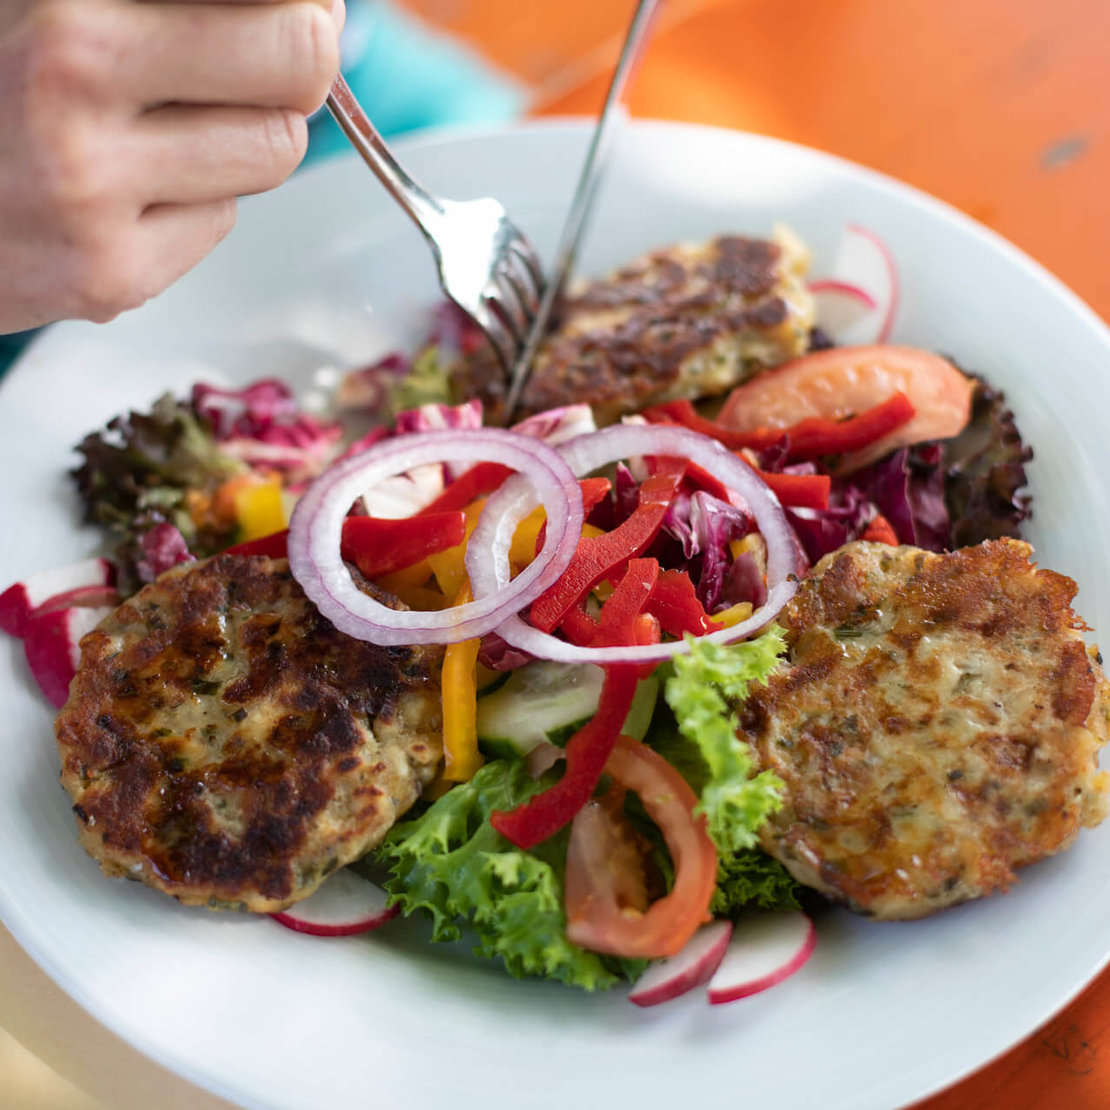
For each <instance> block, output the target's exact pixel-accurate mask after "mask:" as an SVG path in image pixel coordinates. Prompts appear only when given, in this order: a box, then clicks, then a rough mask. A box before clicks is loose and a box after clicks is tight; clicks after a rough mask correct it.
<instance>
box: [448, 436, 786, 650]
mask: <svg viewBox="0 0 1110 1110" xmlns="http://www.w3.org/2000/svg"><path fill="white" fill-rule="evenodd" d="M558 453H559V454H560V455H562V456H563V458H564V459H565V460H566V461H567V462H568V463H569V464H570V467H571V469H572V470H573V471H574V473H575V474H576V475H578V476H579V477H582V476H584V475H586V474H589V473H591V472H592V471H594V470H597V469H598V467H601V466H605V465H606V464H608V463H611V462H614V461H615V460H617V459H627V458H635V457H637V456H642V455H656V456H661V457H670V458H679V459H689V460H690V461H691V462H695V463H698V465H700V466H702V467H704V468H705V469H706V470H708V471H709V472H710V473H711V474H715V475H716V476H717V477H718V478H720V479H721V481H722V482H724V484H725V485H726V486H728V487H729V488H730V489H732V490H735V491H736V492H737V493H739V494H740V495H741V496H742V497H743V498H744V500H745V502H746V503H747V505H748V507H749V508H750V510H751V513H752V515H753V516H754V517H755V521H756V525H757V527H758V528H759V531H760V533H761V534H762V536H763V539H764V541H765V542H766V544H767V600H766V601H765V602H764V604H763V605H762V606H760V608H759V609H757V610H755V612H753V613H752V615H751V616H750V617H749V618H748V619H747V620H745V621H740V622H739V623H737V624H735V625H732V626H731V627H729V628H723V629H721V630H720V631H719V632H711V633H709V634H708V635H707V636H705V637H704V639H706V640H708V641H710V642H712V643H719V644H728V643H732V642H733V641H735V640H739V639H741V638H743V637H744V636H747V635H749V634H750V633H752V632H756V631H758V630H759V629H761V628H762V627H763V626H764V625H765V624H767V623H768V622H769V621H770V620H771V619H772V618H773V617H774V616H775V614H776V613H777V612H778V611H779V610H780V609H781V608H782V607H783V606H784V605H785V604H786V602H787V601H789V600H790V598H791V597H792V596H793V594H794V591H795V590H796V589H797V585H798V584H797V581H796V579H795V570H796V555H795V543H794V535H793V533H792V532H791V530H790V525H789V524H788V523H787V520H786V516H785V515H784V513H783V511H782V506H781V505H780V504H779V502H778V498H776V497H775V495H774V494H773V493H772V492H771V491H770V489H768V488H767V486H766V484H765V483H764V482H763V480H762V479H761V478H759V476H758V475H757V474H756V473H755V472H754V471H753V470H752V469H751V467H749V466H747V465H746V464H744V463H742V462H741V461H740V460H739V459H738V458H737V457H736V456H735V455H733V454H732V453H731V452H729V451H728V450H726V449H725V448H724V447H723V446H721V444H720V443H718V442H717V441H716V440H713V439H710V438H709V437H708V436H703V435H699V434H698V433H697V432H691V431H689V430H688V429H686V428H679V427H673V426H671V425H665V424H651V425H639V424H618V425H614V426H612V427H609V428H603V429H602V430H601V431H599V432H594V433H593V434H592V435H585V436H580V437H579V438H578V439H575V440H571V441H570V442H569V443H565V444H563V446H561V447H560V448H559V449H558ZM535 505H536V499H535V495H534V494H532V493H531V492H530V491H529V490H528V489H527V488H526V486H525V484H524V483H523V482H522V481H521V480H520V479H519V478H517V477H514V478H511V479H510V480H509V481H508V482H506V483H505V485H504V486H502V488H501V489H500V490H499V491H498V492H497V493H496V494H494V496H493V497H491V498H490V500H489V501H488V502H487V504H486V512H485V513H483V514H482V517H483V521H484V520H485V518H486V516H487V515H488V516H489V518H490V521H491V522H492V521H494V520H496V519H498V518H500V517H501V516H503V515H505V514H508V515H509V516H510V518H511V519H512V520H513V521H514V522H515V521H517V520H520V519H521V518H523V517H524V516H525V515H527V513H529V512H530V511H531V510H532V508H534V507H535ZM491 527H492V524H491ZM513 527H514V528H515V523H514V525H513ZM481 528H482V521H479V525H478V528H476V529H475V530H474V534H473V536H472V537H471V542H470V546H469V547H468V548H467V556H466V568H467V572H468V574H469V575H470V583H471V586H472V588H473V590H474V596H475V597H476V598H489V597H497V596H499V594H500V591H502V590H504V589H505V587H506V586H507V585H508V583H509V580H510V579H509V575H510V571H509V559H508V550H507V545H504V546H503V547H498V549H496V550H494V549H493V548H492V546H491V545H489V544H488V542H487V543H480V542H477V541H478V540H479V529H481ZM509 535H510V537H511V535H512V531H511V530H510V532H509ZM522 577H523V576H522ZM515 581H517V580H514V583H515ZM519 609H520V606H517V607H515V608H514V610H513V613H512V615H511V616H510V617H509V618H508V619H507V620H506V621H505V623H504V624H502V625H499V626H498V628H497V633H498V635H499V636H501V637H503V638H504V639H505V640H506V641H507V642H508V643H510V644H512V645H513V646H514V647H517V648H520V649H521V650H522V651H526V652H528V653H529V654H530V655H534V656H536V657H537V658H540V659H553V660H556V661H558V662H567V663H656V662H660V661H662V660H663V659H668V658H670V657H671V656H673V655H678V654H684V653H685V652H687V651H688V650H689V648H688V646H687V643H686V641H685V640H676V641H673V642H670V643H664V644H643V645H636V646H628V647H624V646H622V647H605V648H586V647H576V646H575V645H574V644H569V643H567V642H566V641H564V640H560V639H558V637H556V636H551V635H549V634H547V633H546V632H541V631H539V629H537V628H533V627H532V626H531V625H530V624H527V623H526V622H525V621H523V620H522V619H521V618H520V617H519V616H517V612H518V611H519Z"/></svg>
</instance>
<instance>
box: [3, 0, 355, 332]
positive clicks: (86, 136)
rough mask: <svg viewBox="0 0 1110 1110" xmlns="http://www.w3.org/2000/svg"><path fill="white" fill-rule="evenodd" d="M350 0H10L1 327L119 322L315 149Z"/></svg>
mask: <svg viewBox="0 0 1110 1110" xmlns="http://www.w3.org/2000/svg"><path fill="white" fill-rule="evenodd" d="M343 15H344V6H343V0H335V2H334V4H333V2H332V0H290V2H273V0H194V2H191V3H180V2H170V3H162V2H157V3H139V2H136V0H3V2H2V3H0V333H2V332H5V331H18V330H21V329H23V328H29V327H34V326H37V325H39V324H44V323H48V322H50V321H52V320H57V319H62V318H80V319H89V320H96V321H99V322H103V321H107V320H110V319H112V318H113V317H115V316H116V315H118V314H119V313H120V312H122V311H124V310H126V309H130V308H135V307H137V306H138V305H140V304H142V303H143V302H144V301H146V300H148V299H149V298H150V297H152V296H154V295H155V294H157V293H160V292H161V291H162V290H163V289H165V288H166V287H167V286H168V285H170V284H171V283H172V282H174V281H176V280H177V278H179V277H180V276H181V275H182V274H184V273H185V272H186V271H188V270H189V269H191V268H192V267H193V266H194V265H196V263H197V262H199V261H200V260H201V259H202V258H203V257H204V256H205V255H206V254H207V253H208V252H209V251H210V250H211V249H212V248H213V247H214V246H215V245H216V244H217V243H218V242H219V241H220V240H221V239H222V238H223V237H224V236H225V235H226V234H227V233H228V232H229V231H230V230H231V228H232V226H233V224H234V222H235V212H236V200H235V198H236V197H237V196H242V195H245V194H248V193H257V192H262V191H264V190H266V189H271V188H273V187H274V186H276V185H278V184H280V183H281V182H282V181H284V180H285V178H286V177H287V176H288V175H289V174H290V173H292V171H293V170H294V169H295V168H296V166H297V165H298V164H299V163H300V161H301V159H302V158H303V157H304V153H305V150H306V147H307V143H308V128H307V124H306V117H307V116H308V115H309V114H310V113H311V112H313V111H314V110H315V109H316V108H318V107H319V106H320V105H321V104H322V103H323V101H324V98H325V96H326V95H327V90H328V87H329V85H330V83H331V81H332V78H333V77H334V75H335V73H336V70H337V69H338V66H339V42H338V40H339V30H340V28H341V25H342V21H343Z"/></svg>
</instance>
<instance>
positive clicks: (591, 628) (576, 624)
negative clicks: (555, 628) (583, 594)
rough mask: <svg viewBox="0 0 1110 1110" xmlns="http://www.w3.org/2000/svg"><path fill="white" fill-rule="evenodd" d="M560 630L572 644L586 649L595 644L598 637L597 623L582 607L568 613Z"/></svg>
mask: <svg viewBox="0 0 1110 1110" xmlns="http://www.w3.org/2000/svg"><path fill="white" fill-rule="evenodd" d="M559 630H560V631H561V632H562V634H563V635H564V636H566V638H567V639H568V640H569V641H570V642H571V643H572V644H576V645H577V646H578V647H586V646H587V645H589V644H592V643H593V640H594V637H595V636H596V635H597V621H595V620H594V619H593V617H591V616H590V614H589V613H587V612H586V610H585V609H583V608H582V606H581V605H576V606H575V607H574V608H573V609H571V610H569V611H568V612H567V615H566V616H565V617H564V618H563V623H562V624H561V625H559Z"/></svg>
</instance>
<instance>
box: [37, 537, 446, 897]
mask: <svg viewBox="0 0 1110 1110" xmlns="http://www.w3.org/2000/svg"><path fill="white" fill-rule="evenodd" d="M81 649H82V654H81V665H80V668H79V670H78V673H77V677H76V679H75V680H74V682H73V685H72V687H71V693H70V698H69V701H68V703H67V704H66V706H65V707H64V708H63V709H62V711H61V713H60V714H59V716H58V719H57V723H56V726H55V731H56V735H57V740H58V747H59V752H60V755H61V760H62V784H63V786H65V788H66V789H67V790H68V791H69V793H70V795H71V796H72V798H73V801H74V806H73V809H74V812H75V813H76V814H77V817H78V833H79V839H80V840H81V842H82V844H83V845H84V846H85V848H86V849H87V850H88V851H89V853H90V854H91V855H93V856H94V857H95V858H96V859H98V860H99V861H100V864H101V866H102V868H103V869H104V870H105V871H106V872H107V873H108V874H115V875H126V876H128V877H130V878H136V879H141V880H142V881H143V882H146V883H148V884H150V885H151V886H154V887H157V888H158V889H160V890H164V891H165V892H166V893H168V894H172V895H173V896H174V897H175V898H178V899H179V900H180V901H182V902H186V903H190V904H198V903H204V904H209V905H226V906H234V907H236V908H240V909H247V910H252V911H256V912H265V913H270V912H274V911H275V910H278V909H281V908H283V907H285V906H287V905H289V904H290V903H292V902H294V901H297V900H299V899H301V898H304V897H307V896H308V895H309V894H311V893H312V891H313V890H314V889H315V888H316V886H318V885H319V883H320V882H321V881H322V880H323V879H324V878H325V877H326V876H327V875H328V874H330V873H331V871H333V870H334V869H335V868H337V867H341V866H343V865H344V864H346V863H349V862H351V861H352V860H354V859H357V858H358V857H359V856H361V855H363V854H364V853H365V852H366V851H367V850H368V849H369V848H370V847H372V846H373V845H374V844H376V843H377V842H378V841H379V840H381V838H382V837H383V836H384V835H385V833H386V831H387V830H388V829H389V828H390V826H391V825H392V824H393V822H394V820H395V819H396V818H397V816H399V815H400V814H401V813H403V812H404V810H406V809H407V808H408V807H409V806H410V805H411V804H412V802H413V801H414V800H415V799H416V797H417V796H418V795H419V793H420V791H421V789H422V787H423V785H424V784H425V783H427V782H428V780H429V779H430V778H431V776H432V774H433V773H434V769H435V766H436V764H437V763H438V760H439V758H440V756H441V754H442V724H441V718H440V696H439V676H438V663H439V658H440V653H439V652H438V651H437V650H435V649H428V648H381V647H376V646H374V645H372V644H367V643H364V642H362V641H359V640H354V639H352V638H350V637H348V636H345V635H344V634H342V633H340V632H337V631H336V629H335V628H334V627H333V626H332V625H331V624H330V623H329V622H328V621H327V620H325V619H324V618H323V617H322V616H321V615H320V614H319V612H318V611H317V610H316V608H315V606H313V605H312V604H311V603H310V602H309V601H308V600H307V599H306V598H305V596H304V594H303V592H302V591H301V589H300V587H299V586H298V585H297V583H296V582H295V581H294V580H293V577H292V575H291V574H290V572H289V566H288V563H287V561H286V560H283V559H282V560H271V559H265V558H261V557H257V556H255V557H243V556H235V555H222V556H216V557H215V558H213V559H210V560H207V561H205V562H201V563H191V564H186V565H184V566H181V567H177V568H175V569H174V570H172V571H170V572H168V573H167V574H164V575H162V576H161V577H160V578H159V579H158V580H157V581H156V582H154V583H153V584H151V585H149V586H147V587H146V588H145V589H143V590H142V591H140V593H138V594H136V595H135V596H134V597H133V598H131V599H130V600H129V601H128V602H126V603H125V604H124V605H122V606H120V608H119V609H118V610H116V612H115V613H114V614H113V615H112V616H111V617H109V618H108V619H107V620H106V621H104V622H103V623H102V624H101V625H100V627H99V628H97V629H96V630H95V631H93V632H92V633H90V634H89V635H88V636H86V637H85V639H84V640H83V641H82V644H81Z"/></svg>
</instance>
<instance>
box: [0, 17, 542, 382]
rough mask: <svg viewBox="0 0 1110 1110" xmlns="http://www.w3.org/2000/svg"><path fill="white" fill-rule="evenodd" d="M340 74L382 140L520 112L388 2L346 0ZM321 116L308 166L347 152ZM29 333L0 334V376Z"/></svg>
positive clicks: (483, 69) (484, 74) (501, 78)
mask: <svg viewBox="0 0 1110 1110" xmlns="http://www.w3.org/2000/svg"><path fill="white" fill-rule="evenodd" d="M343 52H344V56H343V69H344V73H345V74H346V77H347V80H348V82H349V83H350V85H351V87H352V89H354V91H355V95H356V96H357V97H358V98H359V101H360V102H361V103H362V106H363V107H364V108H365V109H366V113H367V115H369V116H370V118H371V119H372V120H374V123H375V124H376V126H377V127H378V129H379V130H380V131H381V132H382V134H384V135H397V134H400V133H402V132H405V131H414V130H417V129H419V128H423V127H432V126H439V125H444V124H454V123H471V124H493V123H504V122H507V121H508V120H511V119H513V118H515V117H516V116H518V115H519V114H520V113H521V112H522V111H523V110H524V107H525V101H526V94H525V91H524V89H523V88H522V87H521V86H520V85H518V84H517V83H516V82H514V81H513V80H512V79H510V78H509V77H507V76H505V75H503V74H500V73H497V72H496V71H494V70H493V69H491V68H490V67H489V66H488V65H487V64H486V63H485V62H483V61H482V60H481V59H480V58H479V57H478V56H477V55H476V54H474V53H472V52H471V51H469V50H467V49H466V48H465V47H464V46H462V45H461V44H459V43H458V42H456V41H454V40H453V39H451V38H450V37H449V36H446V35H443V34H440V33H437V32H435V31H434V30H432V29H430V28H428V27H427V26H425V25H424V24H422V23H420V22H419V21H418V20H416V19H414V18H413V17H411V16H409V15H408V14H406V13H405V12H403V11H401V10H399V9H396V8H394V7H392V6H391V5H390V4H388V3H386V2H385V0H347V29H346V31H345V32H344V39H343ZM345 143H346V140H345V139H344V138H343V135H342V133H341V132H340V131H339V128H338V127H336V125H335V124H334V123H333V122H332V120H331V117H330V116H328V115H327V114H326V113H323V112H322V113H320V115H318V116H317V117H316V118H315V119H314V120H313V121H312V126H311V129H310V142H309V153H308V158H309V161H313V160H319V159H320V158H324V157H327V156H329V155H332V154H336V153H339V152H341V151H343V150H344V149H345ZM34 334H35V333H34V332H20V333H19V334H16V335H0V376H3V373H4V371H5V370H6V369H7V368H8V367H9V366H10V365H11V364H12V362H14V361H15V358H16V356H17V355H18V354H19V352H20V351H21V350H22V349H23V347H24V346H25V345H26V343H27V341H28V340H29V339H30V338H31V336H32V335H34Z"/></svg>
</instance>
